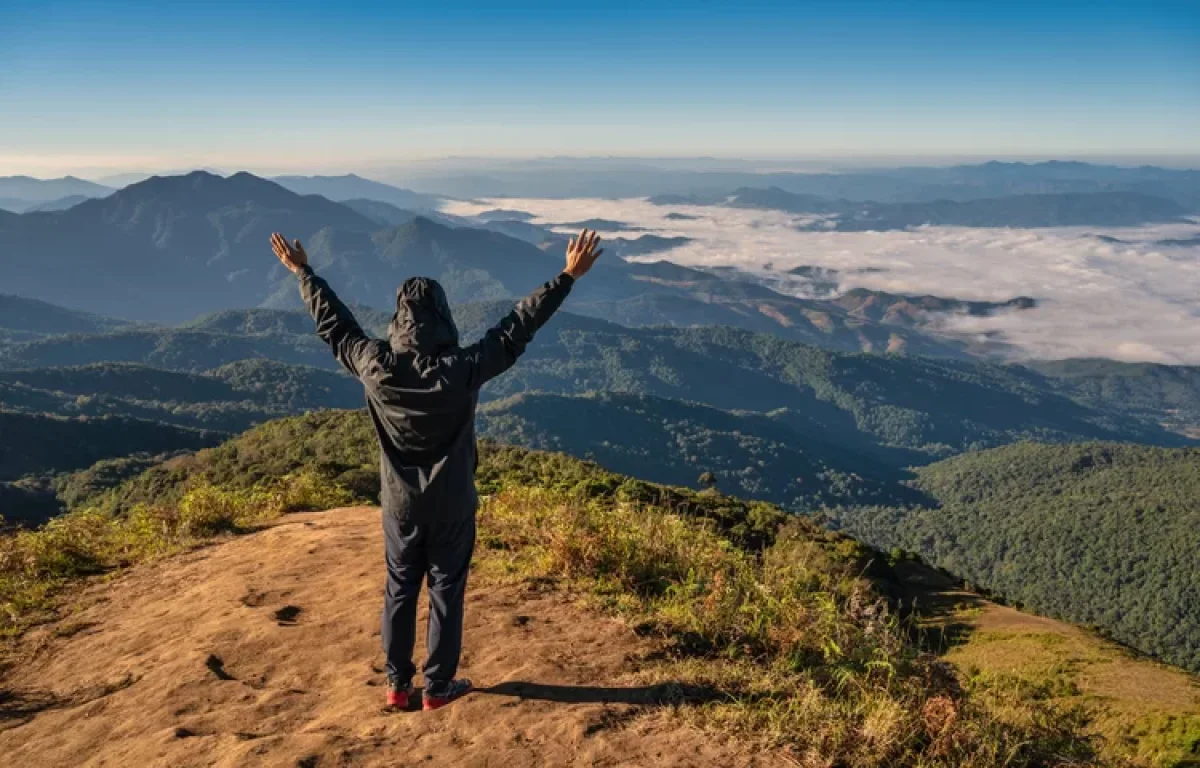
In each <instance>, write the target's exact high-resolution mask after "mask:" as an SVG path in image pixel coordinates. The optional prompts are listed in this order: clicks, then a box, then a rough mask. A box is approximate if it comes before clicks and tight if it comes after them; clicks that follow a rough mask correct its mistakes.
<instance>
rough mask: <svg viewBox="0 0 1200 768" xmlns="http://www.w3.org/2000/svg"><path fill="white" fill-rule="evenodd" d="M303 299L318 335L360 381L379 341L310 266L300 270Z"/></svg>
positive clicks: (375, 351)
mask: <svg viewBox="0 0 1200 768" xmlns="http://www.w3.org/2000/svg"><path fill="white" fill-rule="evenodd" d="M300 297H301V298H302V299H304V304H305V306H307V307H308V312H309V314H310V315H312V318H313V321H314V322H315V323H316V324H317V335H318V336H320V337H321V338H322V339H323V340H324V341H325V343H326V344H328V345H329V346H330V348H331V349H332V350H333V356H334V357H335V358H337V361H338V362H339V363H341V364H342V367H344V368H345V369H346V370H347V371H349V372H350V373H352V374H354V375H355V376H357V377H359V378H361V377H362V375H363V374H364V373H365V372H366V371H367V367H368V365H369V364H370V362H371V361H372V360H373V359H374V358H375V356H376V355H377V354H378V348H379V342H378V341H376V340H374V339H371V338H370V337H368V336H367V335H366V334H365V333H363V330H362V328H361V327H360V326H359V324H358V321H357V320H355V319H354V315H353V314H351V313H350V310H349V309H348V308H347V307H346V305H345V304H343V303H342V300H341V299H339V298H338V297H337V294H335V293H334V292H333V289H332V288H330V287H329V283H327V282H325V281H324V280H322V279H321V278H319V277H317V275H316V273H314V272H313V271H312V269H311V268H310V267H308V266H307V265H306V266H305V267H304V268H303V269H302V270H301V271H300Z"/></svg>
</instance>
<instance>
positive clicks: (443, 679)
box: [271, 229, 601, 710]
mask: <svg viewBox="0 0 1200 768" xmlns="http://www.w3.org/2000/svg"><path fill="white" fill-rule="evenodd" d="M599 242H600V238H599V236H597V234H596V233H595V232H589V231H588V230H586V229H585V230H583V231H582V232H580V234H579V237H577V238H575V239H573V240H571V242H570V245H569V246H568V247H567V264H566V268H565V269H564V270H563V272H562V273H561V274H559V275H558V276H557V277H555V278H554V279H553V280H551V281H550V282H548V283H546V284H545V285H543V286H541V287H540V288H538V289H537V290H535V291H534V292H533V293H531V294H530V295H529V296H527V297H526V298H524V299H523V300H521V301H520V302H519V303H518V304H517V305H516V307H515V308H514V309H513V311H512V312H510V313H509V314H508V316H507V317H505V318H504V319H503V320H501V321H500V323H499V324H498V325H496V326H495V327H494V328H492V329H491V330H490V331H488V332H487V334H486V335H485V336H484V337H483V339H482V340H481V341H478V342H476V343H475V344H472V345H471V346H469V347H460V346H459V344H458V329H457V328H456V327H455V325H454V318H453V317H451V315H450V305H449V304H448V303H447V302H446V293H445V291H443V290H442V287H441V286H440V285H438V283H437V281H435V280H431V279H430V278H427V277H413V278H409V279H408V280H405V281H404V283H403V284H402V285H401V286H400V288H399V290H398V291H397V293H396V313H395V315H393V316H392V322H391V326H390V327H389V328H388V339H387V341H382V340H378V339H372V338H370V337H368V336H367V335H366V334H365V333H363V331H362V328H360V327H359V325H358V323H357V322H356V321H355V319H354V316H353V315H352V314H350V310H349V309H347V308H346V305H345V304H343V303H342V302H341V301H340V300H339V299H338V297H337V296H336V295H334V293H333V291H332V290H331V289H330V288H329V285H328V283H326V282H325V281H324V280H322V279H321V278H319V277H317V276H316V274H315V273H314V272H313V271H312V268H311V267H309V265H308V256H307V254H305V252H304V248H303V247H302V246H301V245H300V241H299V240H296V241H293V242H292V243H289V242H288V241H287V240H286V239H285V238H284V237H283V236H282V235H280V234H278V233H276V234H273V235H271V247H272V249H273V250H274V251H275V255H276V256H278V257H279V260H280V261H281V262H283V264H284V266H286V267H287V268H288V269H289V270H291V271H292V272H293V273H294V274H296V275H297V276H298V277H299V278H300V295H301V297H302V298H303V299H304V303H305V304H306V305H307V306H308V311H309V312H310V313H312V316H313V320H314V321H315V322H316V326H317V334H318V335H319V336H320V337H321V338H322V339H324V340H325V342H326V343H327V344H329V346H330V347H331V348H332V349H333V354H334V357H336V358H337V360H338V362H339V363H341V364H342V365H343V366H344V367H345V368H346V370H348V371H350V373H352V374H354V376H356V377H357V378H358V380H359V381H361V382H362V384H363V388H364V389H365V390H366V396H367V410H368V411H370V414H371V420H372V422H374V425H375V433H376V435H377V436H378V437H379V448H380V456H379V465H380V466H379V472H380V480H381V484H382V488H381V500H382V503H383V533H384V543H385V549H386V553H387V557H386V561H387V588H386V591H385V593H384V603H383V648H384V653H385V654H386V655H387V676H388V682H389V687H388V696H387V701H388V705H389V706H391V707H395V708H398V709H407V708H408V705H409V698H410V697H411V696H412V694H413V690H414V689H413V684H412V678H413V675H414V674H415V673H416V666H415V665H414V664H413V659H412V655H413V646H414V644H415V642H416V631H417V626H416V625H417V596H418V594H420V591H421V582H422V581H424V580H426V579H428V584H429V628H428V635H427V641H428V642H427V646H428V649H427V650H428V657H427V658H426V660H425V666H424V669H423V673H424V682H425V689H424V695H423V701H424V709H427V710H428V709H437V708H439V707H442V706H445V705H446V704H448V703H450V702H451V701H453V700H454V699H457V698H459V697H460V696H463V695H464V694H466V693H468V692H470V691H471V681H470V680H466V679H455V677H454V675H455V673H456V672H457V670H458V661H459V656H460V655H461V653H462V632H463V597H464V593H465V591H466V585H467V571H468V569H469V567H470V563H471V552H472V550H473V549H474V546H475V510H476V507H477V506H478V501H479V497H478V495H477V494H476V491H475V466H476V463H477V459H476V453H475V404H476V402H477V400H478V397H479V388H480V387H482V386H483V385H484V384H485V383H486V382H487V381H488V380H490V379H492V378H494V377H496V376H499V375H500V374H501V373H504V371H506V370H508V369H509V368H510V367H512V365H513V364H514V363H515V362H516V361H517V358H518V357H520V356H521V353H522V352H524V351H525V346H526V345H527V344H529V342H530V341H532V340H533V335H534V333H535V332H536V331H537V330H538V329H539V328H541V327H542V326H543V325H544V324H545V323H546V321H547V320H549V319H550V316H551V315H553V314H554V312H555V310H557V309H558V308H559V306H561V305H562V303H563V300H564V299H566V297H567V294H568V293H570V291H571V286H572V285H573V284H574V282H575V281H576V280H578V279H579V278H580V277H582V276H583V275H584V274H586V273H587V271H588V270H589V269H591V267H592V265H593V264H594V263H595V262H596V259H597V258H598V257H599V256H600V253H601V251H600V250H598V249H597V247H596V246H597V245H598V243H599Z"/></svg>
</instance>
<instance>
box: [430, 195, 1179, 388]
mask: <svg viewBox="0 0 1200 768" xmlns="http://www.w3.org/2000/svg"><path fill="white" fill-rule="evenodd" d="M493 208H506V209H517V210H522V211H527V212H529V213H531V214H534V215H535V216H536V218H535V219H533V220H532V221H533V223H536V224H542V225H556V224H559V223H562V222H574V221H581V220H585V219H591V218H601V219H612V220H615V221H621V222H624V223H626V224H629V225H631V226H634V227H639V228H642V229H644V230H645V231H646V232H649V233H653V234H658V235H663V236H680V235H682V236H685V237H689V238H691V239H692V242H690V243H688V244H687V245H684V246H682V247H679V248H676V249H673V250H671V251H666V252H662V253H657V254H654V255H653V256H649V257H646V260H658V259H667V260H670V261H674V262H677V263H679V264H686V265H691V266H701V267H736V268H738V269H741V270H744V271H745V272H748V273H751V274H753V275H756V276H758V277H759V278H761V279H764V280H769V281H770V282H771V283H772V284H773V285H775V286H776V287H777V288H779V289H781V290H787V291H789V292H792V293H794V294H796V295H801V296H808V295H811V287H810V286H809V284H807V283H806V282H805V281H803V280H794V279H789V278H787V275H786V272H787V271H788V270H790V269H792V268H794V267H798V266H804V265H809V266H815V267H821V268H824V269H827V270H837V274H836V276H835V279H836V280H837V282H838V288H837V290H838V291H846V290H850V289H852V288H858V287H862V288H870V289H875V290H881V291H888V292H892V293H903V294H933V295H937V296H945V297H953V298H958V299H971V300H986V301H1005V300H1007V299H1010V298H1013V297H1015V296H1031V297H1033V298H1035V299H1038V300H1039V306H1038V307H1036V308H1034V309H1028V310H1023V311H1014V312H1006V313H1002V314H997V315H994V316H991V317H969V316H959V315H955V316H947V317H946V318H945V320H944V323H943V324H942V325H943V328H942V330H943V331H944V332H947V333H953V334H985V333H987V334H999V335H1000V336H1001V338H1003V340H1005V341H1007V342H1008V343H1009V344H1011V345H1013V347H1014V348H1016V349H1019V350H1021V351H1022V353H1023V354H1024V355H1026V356H1028V357H1036V358H1062V357H1110V358H1115V359H1119V360H1129V361H1152V362H1162V363H1187V364H1200V244H1192V245H1167V244H1162V243H1161V242H1160V241H1163V240H1172V239H1174V240H1186V239H1189V238H1195V237H1197V236H1200V223H1197V224H1194V225H1188V224H1175V225H1162V226H1153V227H1138V228H1086V229H1085V228H1074V227H1064V228H1054V229H983V228H965V227H926V228H922V229H918V230H915V231H907V232H826V231H817V232H814V231H800V230H799V229H797V226H798V225H802V224H806V223H810V222H812V221H813V217H805V216H801V215H796V214H790V213H785V212H780V211H761V210H747V209H738V208H729V207H724V206H686V205H668V206H659V205H653V204H651V203H648V202H647V201H646V200H644V199H623V200H601V199H569V200H548V199H546V200H544V199H526V198H522V199H512V198H505V199H492V200H475V201H470V202H453V203H449V204H448V205H447V206H446V212H447V213H453V214H457V215H462V216H469V215H473V214H476V213H480V212H482V211H485V210H490V209H493ZM671 214H675V216H673V217H671V216H670V215H671ZM554 228H555V229H562V228H561V227H557V226H556V227H554ZM564 231H565V230H564ZM621 234H622V233H610V234H609V236H620V235H621ZM638 234H641V233H639V232H630V233H625V236H627V237H636V236H637V235H638Z"/></svg>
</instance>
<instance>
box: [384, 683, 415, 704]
mask: <svg viewBox="0 0 1200 768" xmlns="http://www.w3.org/2000/svg"><path fill="white" fill-rule="evenodd" d="M415 692H416V689H414V688H413V684H412V683H409V684H408V685H406V686H403V687H396V686H395V685H389V686H388V693H387V705H388V709H408V704H409V701H410V700H411V699H412V695H413V694H414V693H415Z"/></svg>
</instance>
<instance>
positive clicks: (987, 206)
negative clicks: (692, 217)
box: [728, 187, 1189, 232]
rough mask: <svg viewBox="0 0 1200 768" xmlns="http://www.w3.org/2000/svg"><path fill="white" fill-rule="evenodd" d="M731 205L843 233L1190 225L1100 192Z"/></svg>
mask: <svg viewBox="0 0 1200 768" xmlns="http://www.w3.org/2000/svg"><path fill="white" fill-rule="evenodd" d="M728 205H730V206H732V207H735V208H762V209H769V210H781V211H788V212H790V213H810V214H820V215H828V216H830V217H831V218H829V219H822V220H818V221H816V222H814V223H812V224H809V225H808V226H807V228H808V229H814V230H824V229H834V230H837V231H841V232H861V231H886V230H894V229H911V228H913V227H920V226H925V225H930V226H950V227H1017V228H1037V227H1078V226H1111V227H1124V226H1139V225H1142V224H1160V223H1175V222H1182V221H1187V219H1186V218H1185V216H1186V214H1187V213H1189V208H1187V207H1185V206H1184V205H1182V204H1180V203H1178V202H1176V201H1175V200H1171V199H1169V198H1166V197H1154V196H1151V195H1146V194H1142V193H1140V192H1130V191H1119V192H1113V191H1102V192H1085V193H1080V192H1071V193H1048V194H1021V195H1009V196H1005V197H996V198H980V199H974V200H966V201H957V200H933V201H927V202H913V203H878V202H870V201H867V202H851V201H848V200H829V199H825V198H820V197H816V196H813V195H807V194H795V193H791V192H786V191H784V190H782V189H779V188H777V187H775V188H770V189H748V188H743V189H739V190H737V191H736V192H734V193H733V195H732V196H731V197H730V199H729V202H728Z"/></svg>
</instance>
